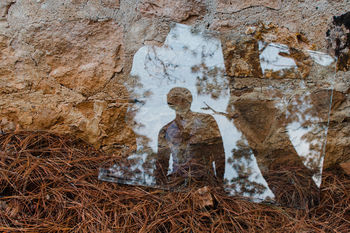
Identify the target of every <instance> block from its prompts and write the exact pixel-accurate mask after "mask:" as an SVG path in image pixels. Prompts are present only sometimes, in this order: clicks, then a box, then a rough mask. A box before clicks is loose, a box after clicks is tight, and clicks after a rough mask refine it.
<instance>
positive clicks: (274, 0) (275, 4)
mask: <svg viewBox="0 0 350 233" xmlns="http://www.w3.org/2000/svg"><path fill="white" fill-rule="evenodd" d="M253 6H264V7H268V8H272V9H279V8H280V7H281V1H280V0H258V1H240V0H218V8H217V11H218V12H221V13H234V12H237V11H241V10H243V9H246V8H249V7H253Z"/></svg>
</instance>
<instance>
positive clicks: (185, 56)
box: [130, 24, 273, 199]
mask: <svg viewBox="0 0 350 233" xmlns="http://www.w3.org/2000/svg"><path fill="white" fill-rule="evenodd" d="M201 63H204V64H205V66H206V67H208V68H209V69H213V68H215V67H216V68H219V70H221V71H222V72H221V73H220V72H219V73H218V74H217V76H218V79H217V82H218V86H220V87H222V89H221V92H220V95H219V96H218V97H217V98H212V97H211V95H210V94H200V95H199V94H198V92H197V86H196V83H197V77H199V78H202V77H203V75H204V72H201V71H200V72H196V73H194V72H192V70H191V68H192V67H194V66H200V65H201ZM223 70H224V60H223V54H222V49H221V42H220V40H218V39H216V38H212V37H207V36H203V34H201V33H192V32H191V30H190V27H189V26H185V25H180V24H176V26H175V27H173V28H172V29H171V31H170V33H169V35H168V36H167V38H166V41H165V42H164V45H163V46H162V47H153V46H144V47H142V48H141V49H140V50H138V51H137V53H136V54H135V56H134V61H133V67H132V71H131V75H132V76H138V77H139V80H138V82H139V83H140V84H141V86H142V88H133V87H131V89H130V92H131V93H132V94H133V95H134V97H136V98H138V99H140V100H143V101H144V104H143V105H138V106H139V107H138V109H137V111H136V115H135V117H134V120H135V122H136V123H137V124H136V125H137V126H136V127H135V128H134V131H135V132H136V133H137V134H138V135H144V136H147V138H149V139H150V141H149V142H148V146H149V147H150V148H151V149H152V150H153V152H155V153H156V152H157V145H158V133H159V131H160V129H161V128H162V127H163V126H164V125H166V124H167V123H169V122H170V121H172V120H173V119H174V118H175V112H174V111H173V110H172V109H170V108H169V107H168V105H167V100H166V97H167V94H168V92H169V90H170V89H172V88H173V87H185V88H187V89H189V90H190V91H191V93H192V96H193V103H192V106H191V110H192V111H194V112H201V113H207V114H211V115H212V116H213V117H214V118H215V120H216V122H217V124H218V126H219V130H220V133H221V136H222V138H223V143H224V148H225V155H226V165H225V179H227V180H229V181H230V180H232V178H234V177H237V176H238V174H237V172H236V171H235V170H234V169H233V167H232V165H230V164H229V163H228V162H227V160H228V159H229V158H230V157H231V158H232V152H231V151H232V149H234V148H236V142H237V141H238V140H239V139H241V136H242V134H241V133H240V132H239V131H238V130H237V129H236V127H235V126H234V124H233V122H232V121H231V120H229V119H227V118H226V117H225V116H223V115H219V114H213V112H212V111H211V110H204V109H202V108H205V107H207V106H206V104H207V105H209V106H210V107H211V108H212V109H214V110H215V111H217V112H226V108H227V105H228V102H229V98H230V96H229V89H228V83H227V80H226V79H225V78H224V77H223ZM209 80H210V78H209ZM141 147H142V145H141V144H139V145H138V148H141ZM251 161H253V162H247V166H248V167H249V168H250V170H252V171H253V172H252V174H251V176H250V179H251V180H252V181H255V182H258V183H261V184H263V185H264V186H266V187H267V184H266V182H265V180H264V179H263V177H262V176H261V174H260V170H259V169H258V166H257V164H256V161H255V158H253V159H252V160H251ZM170 163H171V161H170ZM170 168H171V164H170ZM232 194H233V193H232ZM266 196H269V197H273V194H272V192H271V191H270V190H269V189H268V188H267V189H266V192H265V193H263V194H262V195H259V196H256V198H262V199H264V198H265V197H266Z"/></svg>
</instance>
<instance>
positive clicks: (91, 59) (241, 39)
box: [0, 0, 350, 167]
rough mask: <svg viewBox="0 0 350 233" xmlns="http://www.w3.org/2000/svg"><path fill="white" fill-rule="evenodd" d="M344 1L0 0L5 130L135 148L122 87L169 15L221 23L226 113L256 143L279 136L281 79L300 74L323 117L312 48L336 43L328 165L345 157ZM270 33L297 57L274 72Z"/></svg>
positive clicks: (321, 79)
mask: <svg viewBox="0 0 350 233" xmlns="http://www.w3.org/2000/svg"><path fill="white" fill-rule="evenodd" d="M349 10H350V7H349V5H348V4H347V3H346V2H340V1H326V0H323V1H311V0H306V1H298V0H293V1H280V0H274V1H265V0H262V1H236V0H229V1H224V0H218V1H213V0H205V1H198V0H191V1H184V0H181V1H168V0H162V1H153V0H142V1H139V0H131V1H118V0H72V1H70V0H64V1H56V0H39V1H25V0H4V1H1V2H0V129H1V130H2V131H11V130H16V129H18V130H48V131H53V132H57V133H69V134H72V135H75V136H76V137H79V138H83V139H85V140H87V141H88V142H90V143H92V144H93V145H94V146H96V147H101V148H104V149H106V150H110V151H113V149H115V148H120V147H124V146H125V145H126V146H129V147H130V148H132V147H135V135H134V132H133V131H132V130H131V129H130V128H129V126H128V125H127V124H126V120H125V119H126V118H127V117H128V116H127V109H128V106H129V105H130V102H132V101H133V100H129V93H128V91H127V88H126V83H128V82H129V81H130V79H129V73H130V71H131V65H132V62H133V56H134V54H135V52H136V51H137V50H138V49H139V48H140V47H142V46H144V45H161V44H162V43H163V42H164V40H165V38H166V36H167V34H168V32H169V30H170V27H171V25H172V22H173V21H175V22H182V23H186V24H190V25H193V26H194V31H195V30H196V29H208V28H209V29H210V30H211V31H214V34H215V33H217V32H220V35H219V37H220V38H221V42H222V45H223V54H224V62H225V68H226V74H227V77H226V78H227V79H228V80H229V82H230V94H231V97H230V98H231V99H230V106H231V107H232V113H230V114H232V115H235V114H236V112H238V118H237V120H236V121H237V125H239V127H242V128H246V130H245V132H247V135H246V137H247V138H248V139H249V140H250V143H251V144H252V145H254V143H255V145H256V149H257V150H258V149H259V150H261V151H262V150H263V149H262V148H260V147H259V145H260V144H259V143H261V141H262V140H264V139H266V138H269V137H270V139H271V140H275V139H273V137H274V136H273V135H274V132H277V131H282V130H283V127H284V126H283V122H284V123H286V122H288V120H290V119H284V120H281V121H278V122H277V123H276V122H275V123H273V122H272V121H273V120H271V121H269V122H265V121H266V119H275V118H276V117H278V116H281V117H282V118H283V117H284V116H282V115H281V114H280V113H279V111H277V110H276V109H275V108H273V107H271V106H270V105H271V95H273V97H274V98H283V92H282V91H281V92H278V91H276V90H278V89H281V90H282V89H288V88H290V89H291V90H294V89H293V88H296V89H297V87H296V86H297V85H296V84H295V83H294V84H293V85H294V86H293V85H292V84H290V83H293V82H292V81H290V80H296V81H300V80H304V81H305V83H306V86H307V88H310V90H311V94H310V95H309V96H310V97H309V99H308V101H310V102H312V101H314V103H315V104H314V106H315V107H314V109H311V110H310V111H311V112H318V113H321V115H322V117H321V118H322V124H323V125H326V124H327V120H325V118H327V110H326V109H327V103H328V100H329V94H327V93H328V90H329V89H330V88H331V85H330V84H329V77H330V75H329V73H330V71H329V70H327V69H324V68H322V66H320V65H319V64H318V63H317V59H316V60H315V58H314V57H313V56H314V54H312V53H311V52H310V51H312V50H318V51H323V52H326V51H327V49H328V48H331V49H333V50H332V51H333V54H334V55H335V56H338V57H339V59H338V70H339V71H338V73H337V77H336V82H334V83H333V84H334V88H335V90H334V96H333V105H332V111H333V112H332V114H331V118H330V129H329V131H328V140H327V147H326V154H327V156H326V157H327V158H326V159H325V165H326V167H331V166H332V164H335V163H339V162H344V161H347V160H348V159H349V156H350V153H349V150H348V147H349V145H350V136H349V133H348V131H349V130H348V129H349V127H350V123H349V120H348V119H349V116H350V112H349V105H350V98H349V85H350V81H349V73H348V71H347V70H348V68H349V64H348V63H349V62H348V60H349V59H347V58H348V55H349V53H348V42H349V41H348V40H349V39H348V38H349V35H348V34H349V31H348V30H349V28H348V21H346V20H345V18H348V14H345V13H346V12H348V11H349ZM333 16H337V17H336V18H334V19H333ZM258 22H259V23H258ZM328 30H330V31H329V33H328V34H327V35H326V32H327V31H328ZM326 38H327V39H328V41H327V40H326ZM276 44H277V45H285V46H288V48H289V50H288V51H289V52H284V51H285V50H286V48H285V47H283V46H282V47H280V52H279V53H278V54H277V55H276V56H277V57H279V58H280V59H287V60H288V59H289V60H288V61H289V63H288V64H292V65H288V66H286V68H285V69H283V70H282V69H281V70H279V71H274V70H273V69H272V68H271V67H270V66H269V64H268V63H267V62H266V63H264V64H263V63H261V62H260V60H261V56H262V54H263V51H264V49H267V50H265V52H266V53H267V51H268V49H271V47H269V46H275V45H276ZM287 81H288V82H287ZM270 87H273V88H274V90H275V91H274V93H273V94H271V91H270V89H269V88H270ZM261 90H263V91H266V92H264V93H269V94H262V95H261V94H259V93H262V91H261ZM298 90H299V89H298ZM320 90H321V91H320ZM319 92H321V93H323V94H320V93H319ZM317 93H318V94H317ZM325 93H326V94H325ZM298 94H299V92H298ZM315 96H316V97H315ZM322 98H323V99H324V100H325V102H322V101H321V99H322ZM295 103H296V105H297V106H302V105H303V101H299V102H298V101H296V102H295ZM247 106H252V108H248V109H247ZM234 109H235V110H234ZM254 109H255V110H254ZM294 110H295V111H296V110H297V108H296V109H290V111H294ZM262 119H263V120H262ZM270 124H271V125H272V126H271V125H270ZM273 124H275V125H273ZM261 125H262V127H261ZM273 127H275V128H273ZM272 128H273V129H272ZM271 135H272V136H271ZM270 139H269V140H270ZM276 140H277V139H276Z"/></svg>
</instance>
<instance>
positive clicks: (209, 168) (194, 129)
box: [155, 87, 225, 185]
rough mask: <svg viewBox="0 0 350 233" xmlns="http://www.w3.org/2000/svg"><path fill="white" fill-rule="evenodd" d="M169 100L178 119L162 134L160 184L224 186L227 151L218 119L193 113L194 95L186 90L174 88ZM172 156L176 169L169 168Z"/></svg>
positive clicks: (163, 129) (158, 165) (170, 123)
mask: <svg viewBox="0 0 350 233" xmlns="http://www.w3.org/2000/svg"><path fill="white" fill-rule="evenodd" d="M167 101H168V105H169V106H170V108H172V109H174V110H175V112H176V117H175V119H174V120H173V121H171V122H169V123H168V124H167V125H165V126H164V127H163V128H162V129H161V130H160V131H159V135H158V156H157V161H156V171H155V176H156V180H157V183H158V184H173V185H175V184H177V185H178V184H181V185H189V184H190V183H196V184H200V185H215V184H219V183H222V182H223V178H224V172H225V152H224V147H223V143H222V138H221V135H220V131H219V128H218V126H217V124H216V121H215V119H214V118H213V117H212V116H210V115H208V114H203V113H196V112H192V111H191V110H190V108H191V103H192V95H191V92H190V91H189V90H187V89H186V88H179V87H176V88H173V89H171V90H170V91H169V93H168V96H167ZM170 156H172V160H173V163H172V169H171V168H170V169H169V160H170Z"/></svg>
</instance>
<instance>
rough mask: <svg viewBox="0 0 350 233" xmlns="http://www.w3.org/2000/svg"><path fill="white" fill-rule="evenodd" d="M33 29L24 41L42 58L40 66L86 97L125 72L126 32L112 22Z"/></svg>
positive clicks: (67, 24) (59, 25) (50, 75)
mask: <svg viewBox="0 0 350 233" xmlns="http://www.w3.org/2000/svg"><path fill="white" fill-rule="evenodd" d="M57 28H59V30H57ZM30 30H31V31H30V32H28V35H27V36H26V38H24V41H25V42H26V43H28V44H29V45H31V46H32V47H33V50H34V53H35V54H40V55H41V56H38V58H37V60H36V63H37V64H38V65H39V66H42V67H43V68H45V69H46V71H47V72H48V73H49V77H52V78H54V79H55V80H56V81H57V82H58V83H59V84H61V85H63V86H65V87H67V88H70V89H72V90H74V91H76V92H79V93H81V94H82V95H84V96H91V95H93V94H95V93H97V92H99V91H101V90H102V89H103V87H104V86H105V85H106V84H107V83H108V82H109V80H110V79H112V78H113V76H114V75H115V74H116V73H118V72H120V71H121V70H122V69H123V63H124V48H123V46H122V38H123V33H122V30H121V28H120V27H119V26H118V25H117V24H116V23H114V22H112V21H108V22H93V21H75V22H69V23H58V22H56V23H51V24H47V25H44V26H40V27H34V28H31V29H30ZM34 59H35V58H34Z"/></svg>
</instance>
